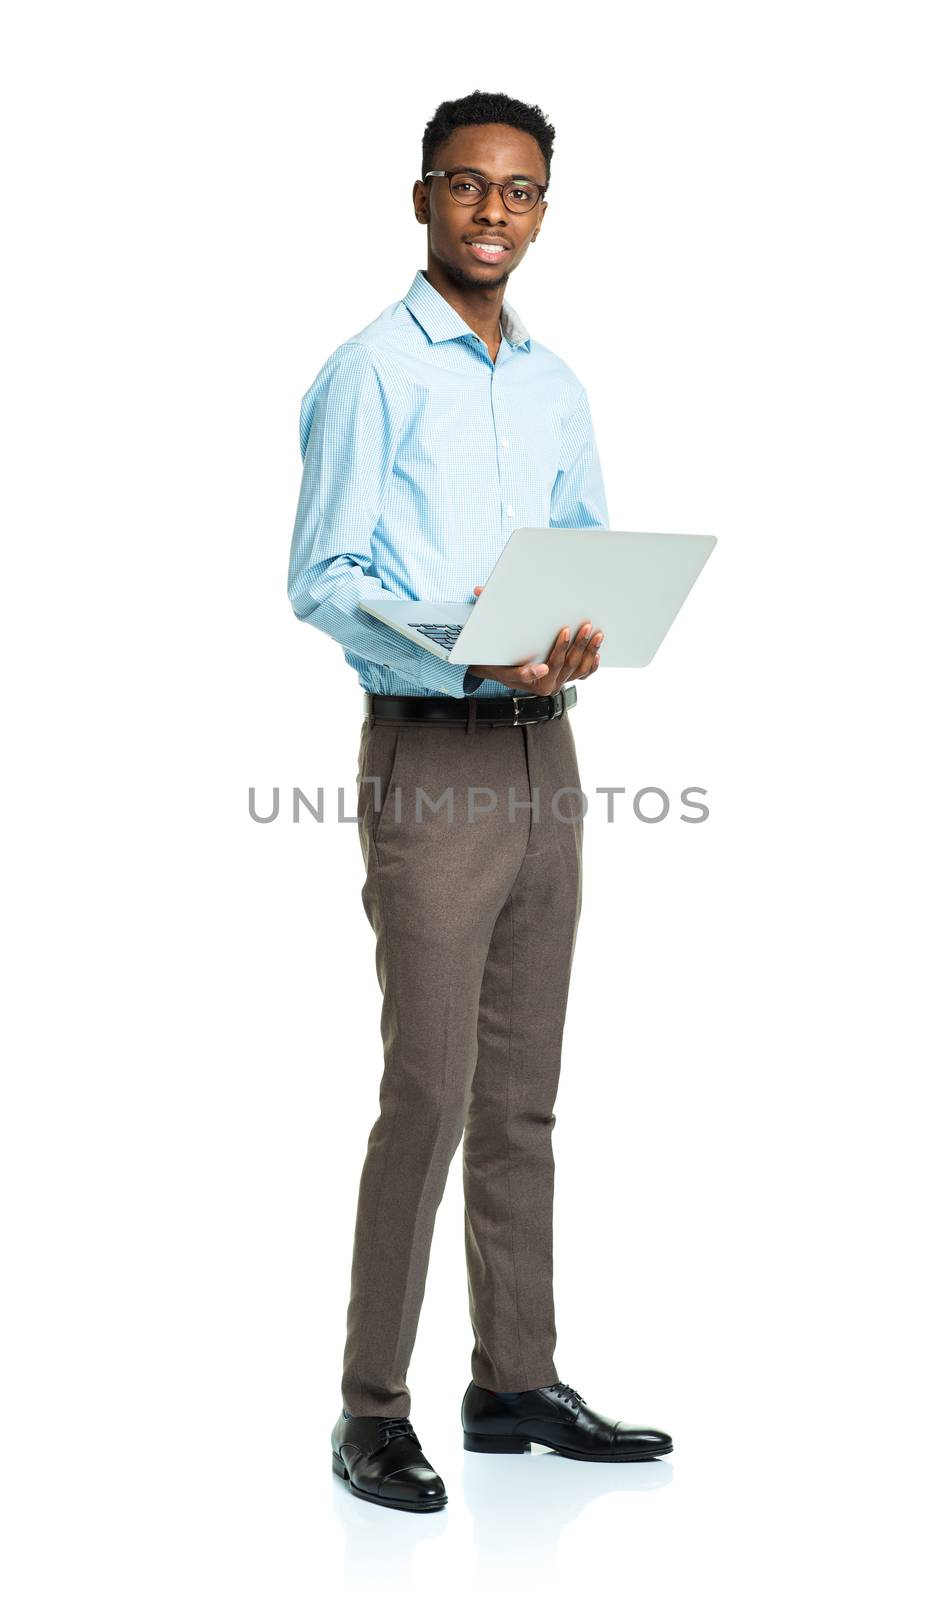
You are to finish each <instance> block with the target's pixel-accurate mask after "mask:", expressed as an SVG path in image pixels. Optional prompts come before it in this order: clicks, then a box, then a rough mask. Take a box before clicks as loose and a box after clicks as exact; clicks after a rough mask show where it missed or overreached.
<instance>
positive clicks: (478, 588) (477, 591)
mask: <svg viewBox="0 0 949 1600" xmlns="http://www.w3.org/2000/svg"><path fill="white" fill-rule="evenodd" d="M483 589H484V584H483V583H476V584H475V586H474V588H473V589H472V591H471V592H472V594H481V592H482V590H483Z"/></svg>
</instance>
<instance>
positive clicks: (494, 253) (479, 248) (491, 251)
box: [466, 240, 507, 261]
mask: <svg viewBox="0 0 949 1600" xmlns="http://www.w3.org/2000/svg"><path fill="white" fill-rule="evenodd" d="M466 243H467V244H468V249H469V250H470V251H471V253H472V255H476V256H477V257H478V260H479V261H497V259H498V257H499V256H506V255H507V249H506V247H505V246H504V245H503V244H473V243H471V242H469V241H467V240H466Z"/></svg>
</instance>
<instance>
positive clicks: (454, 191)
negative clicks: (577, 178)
mask: <svg viewBox="0 0 949 1600" xmlns="http://www.w3.org/2000/svg"><path fill="white" fill-rule="evenodd" d="M429 178H447V179H448V180H449V183H448V192H449V194H450V195H451V197H452V199H453V200H457V202H458V204H459V205H460V206H476V205H477V204H478V202H479V200H483V199H484V198H485V196H486V195H487V194H489V192H490V191H491V190H492V189H498V190H499V191H500V194H501V199H502V200H503V201H504V204H505V206H506V207H507V209H508V211H533V209H534V207H535V206H536V204H537V202H538V200H540V199H541V198H542V197H543V196H544V195H545V194H546V193H547V190H548V187H549V185H548V184H546V183H528V182H526V181H525V182H524V183H521V182H520V180H519V179H517V178H509V179H508V181H507V183H498V182H497V181H494V182H493V183H489V182H488V180H487V178H483V177H482V176H481V173H480V172H469V171H468V168H467V167H449V168H448V170H447V171H432V172H426V174H425V178H424V179H423V180H422V181H423V182H425V181H426V180H427V179H429Z"/></svg>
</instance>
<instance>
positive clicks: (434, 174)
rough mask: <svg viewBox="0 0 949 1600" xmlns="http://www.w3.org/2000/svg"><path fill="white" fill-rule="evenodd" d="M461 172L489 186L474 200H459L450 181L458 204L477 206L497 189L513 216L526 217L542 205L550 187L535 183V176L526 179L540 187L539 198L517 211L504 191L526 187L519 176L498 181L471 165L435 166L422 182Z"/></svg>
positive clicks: (453, 175)
mask: <svg viewBox="0 0 949 1600" xmlns="http://www.w3.org/2000/svg"><path fill="white" fill-rule="evenodd" d="M459 172H467V173H468V174H469V175H470V176H471V177H472V178H477V179H478V180H479V181H480V182H481V183H483V184H486V185H487V187H486V188H485V191H484V194H483V195H475V197H474V199H473V200H459V198H458V196H457V195H456V194H452V187H451V183H450V182H449V185H448V193H449V194H450V195H451V197H452V199H453V200H454V202H455V205H456V206H476V205H477V204H478V202H479V200H487V198H488V195H489V194H490V193H491V190H492V189H497V191H498V193H499V194H500V196H501V200H502V202H503V205H504V209H505V211H510V213H511V216H512V217H526V216H528V215H529V213H530V212H531V211H533V210H534V209H535V207H537V206H539V205H540V202H541V201H542V200H543V198H544V196H545V195H546V193H547V190H548V189H549V188H550V184H549V183H541V184H536V183H534V180H533V178H530V179H526V180H525V182H529V183H530V184H531V187H532V188H534V189H540V194H539V195H538V196H537V199H536V200H535V201H534V204H533V205H532V206H521V207H520V209H519V210H517V211H515V209H514V207H513V206H509V205H508V203H507V201H506V200H505V199H504V191H505V189H518V188H521V189H522V188H523V187H524V184H523V183H519V182H518V180H517V178H506V179H505V181H504V182H503V183H498V180H497V178H493V179H488V178H486V177H484V175H483V174H482V173H480V172H472V170H471V168H470V167H446V168H438V169H434V168H433V170H432V171H431V172H426V174H425V177H424V178H423V179H422V182H423V183H427V181H428V179H429V178H448V179H451V178H454V177H457V175H458V173H459Z"/></svg>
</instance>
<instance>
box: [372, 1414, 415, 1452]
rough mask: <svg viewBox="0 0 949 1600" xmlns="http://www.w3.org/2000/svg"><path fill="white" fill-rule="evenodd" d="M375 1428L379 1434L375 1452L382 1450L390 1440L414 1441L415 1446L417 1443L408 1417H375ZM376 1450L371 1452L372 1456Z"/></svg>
mask: <svg viewBox="0 0 949 1600" xmlns="http://www.w3.org/2000/svg"><path fill="white" fill-rule="evenodd" d="M376 1427H377V1428H378V1430H379V1433H380V1439H379V1443H378V1444H377V1445H376V1450H384V1449H385V1447H386V1445H387V1444H388V1443H389V1442H390V1440H392V1439H415V1442H416V1444H417V1443H418V1438H417V1436H416V1433H415V1429H414V1428H413V1426H412V1424H411V1422H410V1421H409V1418H408V1417H377V1418H376ZM376 1450H374V1451H373V1455H375V1453H376Z"/></svg>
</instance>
